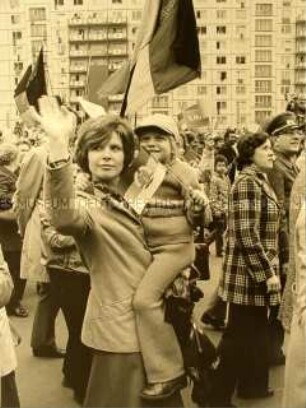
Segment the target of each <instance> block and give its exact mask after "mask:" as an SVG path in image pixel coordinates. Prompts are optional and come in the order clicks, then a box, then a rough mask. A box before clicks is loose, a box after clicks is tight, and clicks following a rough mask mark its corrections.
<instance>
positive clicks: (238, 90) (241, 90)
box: [236, 85, 246, 95]
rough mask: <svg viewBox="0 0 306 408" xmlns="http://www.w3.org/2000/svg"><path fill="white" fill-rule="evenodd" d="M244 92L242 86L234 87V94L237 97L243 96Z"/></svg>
mask: <svg viewBox="0 0 306 408" xmlns="http://www.w3.org/2000/svg"><path fill="white" fill-rule="evenodd" d="M245 92H246V87H245V86H244V85H243V86H236V93H237V95H244V94H245Z"/></svg>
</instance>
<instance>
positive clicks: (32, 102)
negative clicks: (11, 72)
mask: <svg viewBox="0 0 306 408" xmlns="http://www.w3.org/2000/svg"><path fill="white" fill-rule="evenodd" d="M42 95H47V85H46V78H45V69H44V57H43V49H41V50H40V52H39V55H38V58H37V62H36V64H35V66H34V68H33V69H32V66H31V65H30V66H29V67H28V68H27V70H26V72H25V74H24V75H23V77H22V78H21V80H20V82H19V84H18V85H17V87H16V89H15V93H14V99H15V103H16V106H17V108H18V110H19V113H20V114H23V113H25V112H26V111H27V110H28V109H29V107H30V106H35V108H36V109H37V110H38V99H39V98H40V97H41V96H42Z"/></svg>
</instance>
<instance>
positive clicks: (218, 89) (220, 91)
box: [216, 85, 226, 95]
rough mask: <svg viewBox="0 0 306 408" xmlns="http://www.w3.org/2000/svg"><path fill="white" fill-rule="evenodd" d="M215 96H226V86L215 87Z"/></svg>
mask: <svg viewBox="0 0 306 408" xmlns="http://www.w3.org/2000/svg"><path fill="white" fill-rule="evenodd" d="M216 94H217V95H224V94H226V86H224V85H223V86H217V87H216Z"/></svg>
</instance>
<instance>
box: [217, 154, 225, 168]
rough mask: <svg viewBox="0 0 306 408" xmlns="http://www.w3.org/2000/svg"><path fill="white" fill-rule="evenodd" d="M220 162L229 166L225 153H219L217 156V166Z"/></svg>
mask: <svg viewBox="0 0 306 408" xmlns="http://www.w3.org/2000/svg"><path fill="white" fill-rule="evenodd" d="M218 163H224V164H225V165H226V166H228V161H227V158H226V157H225V156H223V154H217V155H216V156H215V167H216V166H217V164H218Z"/></svg>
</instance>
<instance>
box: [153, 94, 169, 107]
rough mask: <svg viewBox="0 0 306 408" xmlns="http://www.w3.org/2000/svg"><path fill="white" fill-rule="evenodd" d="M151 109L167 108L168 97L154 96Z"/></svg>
mask: <svg viewBox="0 0 306 408" xmlns="http://www.w3.org/2000/svg"><path fill="white" fill-rule="evenodd" d="M152 108H168V96H167V95H163V96H155V97H154V98H153V100H152Z"/></svg>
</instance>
